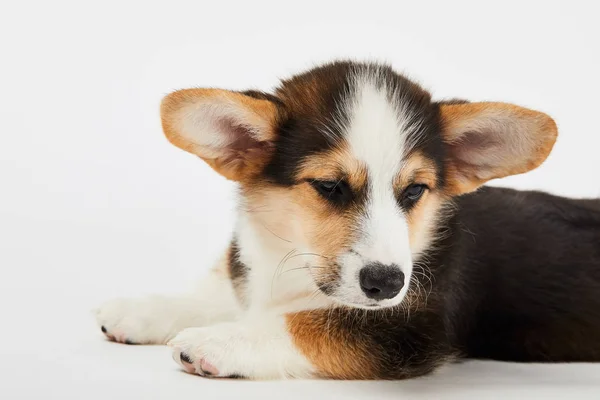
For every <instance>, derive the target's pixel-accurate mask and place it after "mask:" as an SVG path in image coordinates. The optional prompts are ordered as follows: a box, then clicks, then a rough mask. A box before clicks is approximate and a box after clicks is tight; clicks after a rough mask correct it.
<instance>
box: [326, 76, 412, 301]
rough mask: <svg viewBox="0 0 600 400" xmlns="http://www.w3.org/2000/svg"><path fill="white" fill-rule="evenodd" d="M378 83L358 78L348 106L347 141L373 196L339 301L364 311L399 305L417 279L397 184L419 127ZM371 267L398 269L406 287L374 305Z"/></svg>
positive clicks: (346, 265) (345, 265) (345, 261)
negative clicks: (367, 272)
mask: <svg viewBox="0 0 600 400" xmlns="http://www.w3.org/2000/svg"><path fill="white" fill-rule="evenodd" d="M377 80H378V79H377V76H376V75H371V74H366V75H362V76H357V77H356V79H355V92H354V93H350V95H349V98H348V99H347V104H346V107H347V108H348V110H347V111H348V113H349V116H350V118H349V123H348V126H347V127H346V140H347V141H348V144H349V145H350V150H351V152H352V154H353V156H354V157H355V158H356V160H358V161H359V162H361V163H363V164H364V165H365V166H366V168H367V171H368V178H369V193H368V204H367V210H366V213H365V215H363V216H362V221H361V227H360V232H361V237H360V239H359V240H358V241H357V242H356V243H355V244H354V246H353V248H352V250H353V252H348V253H346V254H343V255H342V256H340V257H339V262H340V264H341V266H342V282H341V285H340V287H339V289H338V291H337V296H338V297H339V298H340V299H341V300H342V301H343V302H346V303H350V304H353V305H356V306H359V307H360V306H367V307H368V306H373V305H376V306H380V307H381V306H383V307H389V306H394V305H397V304H399V303H400V302H401V301H402V299H403V298H404V296H405V295H406V293H407V291H408V283H409V282H410V278H411V273H412V256H411V249H410V246H409V232H408V224H407V222H406V218H405V216H404V215H403V213H402V211H401V209H400V207H399V206H398V203H397V200H396V196H395V193H394V188H393V182H394V179H395V178H396V176H397V175H398V174H399V172H400V169H401V167H402V159H403V155H404V154H406V153H407V152H408V148H409V147H410V146H411V143H407V141H406V137H407V136H408V133H409V132H410V131H411V130H414V129H415V128H416V126H415V124H414V123H413V120H412V118H411V116H410V114H408V113H407V111H406V108H405V107H404V106H403V105H402V104H401V103H400V102H399V101H390V98H392V99H397V98H400V97H399V96H390V93H389V91H388V89H387V88H386V87H385V85H382V84H381V83H380V82H377ZM369 262H379V263H382V264H385V265H389V264H396V265H398V266H399V267H400V269H401V270H402V272H403V273H404V275H405V282H406V284H405V286H404V288H403V289H402V290H401V291H400V293H398V295H396V296H395V297H394V298H393V299H388V300H383V301H380V302H374V301H373V300H371V299H369V298H367V297H366V296H365V295H364V294H363V293H362V290H361V288H360V284H359V280H358V274H359V271H360V269H361V268H362V267H364V266H365V264H367V263H369Z"/></svg>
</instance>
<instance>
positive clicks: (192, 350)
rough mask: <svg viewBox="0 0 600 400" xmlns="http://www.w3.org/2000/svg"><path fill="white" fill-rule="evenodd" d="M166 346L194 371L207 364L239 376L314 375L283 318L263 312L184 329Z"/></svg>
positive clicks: (226, 374)
mask: <svg viewBox="0 0 600 400" xmlns="http://www.w3.org/2000/svg"><path fill="white" fill-rule="evenodd" d="M169 345H170V346H171V347H172V350H173V358H174V359H175V361H177V362H178V363H180V364H181V353H182V352H183V353H185V354H186V355H187V356H188V357H189V358H190V359H191V360H192V365H193V366H194V369H195V371H196V373H199V374H202V373H203V372H202V369H201V365H202V364H203V363H204V362H208V363H210V364H211V365H212V366H213V367H215V368H216V369H217V370H218V376H231V375H242V376H244V377H250V378H253V379H275V378H279V379H281V378H308V377H311V376H312V375H313V374H314V369H313V367H312V366H311V364H310V362H308V360H307V359H306V358H305V357H304V356H303V355H301V354H300V353H299V352H298V350H296V349H295V347H294V345H293V343H292V340H291V338H290V335H289V333H288V331H287V329H286V324H285V320H284V318H283V317H282V316H279V315H276V314H269V313H263V314H261V315H260V317H247V318H244V319H243V320H241V321H238V322H233V323H232V322H226V323H221V324H217V325H213V326H210V327H205V328H188V329H185V330H183V331H182V332H181V333H179V334H178V335H177V336H176V337H175V338H174V339H173V340H171V342H170V343H169Z"/></svg>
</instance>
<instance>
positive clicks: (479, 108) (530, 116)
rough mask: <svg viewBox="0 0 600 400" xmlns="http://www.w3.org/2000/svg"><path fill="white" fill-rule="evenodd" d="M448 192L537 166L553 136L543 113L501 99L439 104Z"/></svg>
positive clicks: (551, 124) (468, 189) (469, 188)
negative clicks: (444, 145)
mask: <svg viewBox="0 0 600 400" xmlns="http://www.w3.org/2000/svg"><path fill="white" fill-rule="evenodd" d="M440 111H441V122H442V138H443V140H444V142H445V144H446V147H447V175H446V178H447V182H448V187H449V192H450V194H452V195H459V194H462V193H467V192H471V191H473V190H475V189H477V188H478V187H479V186H481V185H483V184H484V183H485V182H486V181H488V180H490V179H494V178H502V177H505V176H509V175H516V174H521V173H523V172H527V171H530V170H532V169H534V168H536V167H538V166H539V165H540V164H541V163H542V162H543V161H544V160H545V159H546V157H548V154H550V151H551V150H552V147H553V146H554V142H555V141H556V136H557V129H556V124H555V123H554V121H553V120H552V118H550V117H549V116H548V115H546V114H544V113H541V112H537V111H533V110H529V109H526V108H522V107H518V106H515V105H512V104H505V103H449V104H443V103H442V104H440Z"/></svg>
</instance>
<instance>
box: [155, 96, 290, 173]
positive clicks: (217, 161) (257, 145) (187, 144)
mask: <svg viewBox="0 0 600 400" xmlns="http://www.w3.org/2000/svg"><path fill="white" fill-rule="evenodd" d="M248 93H251V92H248ZM254 94H255V95H256V94H257V93H254ZM280 112H281V110H280V106H278V105H277V104H276V103H275V102H274V101H271V100H270V97H269V96H268V95H261V96H258V95H256V96H254V95H253V96H250V95H246V94H242V93H239V92H232V91H228V90H221V89H185V90H179V91H177V92H174V93H171V94H169V95H168V96H166V97H165V98H164V99H163V101H162V104H161V108H160V114H161V119H162V126H163V130H164V132H165V135H166V136H167V139H169V141H170V142H171V143H173V144H174V145H175V146H177V147H179V148H181V149H183V150H185V151H188V152H190V153H192V154H195V155H197V156H199V157H200V158H202V159H203V160H204V161H206V162H207V163H208V165H210V166H211V167H212V168H213V169H214V170H215V171H217V172H218V173H220V174H221V175H223V176H225V177H226V178H228V179H231V180H234V181H244V180H248V179H251V178H252V177H254V176H256V175H258V174H259V173H260V172H261V171H262V169H263V167H264V166H265V165H266V163H267V162H268V161H269V160H270V157H271V155H272V153H273V150H274V140H275V137H276V135H277V129H276V127H277V121H278V119H279V117H280Z"/></svg>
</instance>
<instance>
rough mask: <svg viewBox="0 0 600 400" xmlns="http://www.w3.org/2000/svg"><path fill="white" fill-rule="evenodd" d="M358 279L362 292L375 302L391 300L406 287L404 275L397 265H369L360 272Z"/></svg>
mask: <svg viewBox="0 0 600 400" xmlns="http://www.w3.org/2000/svg"><path fill="white" fill-rule="evenodd" d="M358 279H359V281H360V288H361V289H362V291H363V292H365V294H366V295H367V297H368V298H370V299H374V300H385V299H391V298H392V297H394V296H396V295H397V294H398V293H400V290H401V289H402V286H404V274H403V273H402V271H400V267H398V266H397V265H395V264H392V265H383V264H381V263H371V264H368V265H367V266H365V267H364V268H363V269H361V270H360V273H359V275H358Z"/></svg>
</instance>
